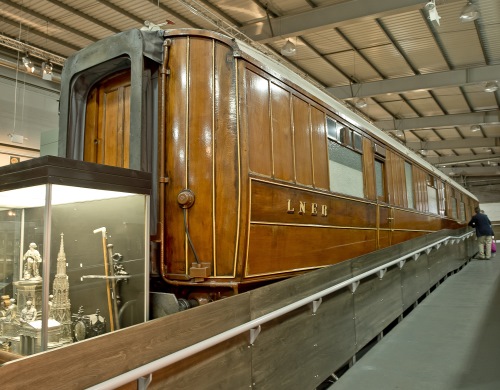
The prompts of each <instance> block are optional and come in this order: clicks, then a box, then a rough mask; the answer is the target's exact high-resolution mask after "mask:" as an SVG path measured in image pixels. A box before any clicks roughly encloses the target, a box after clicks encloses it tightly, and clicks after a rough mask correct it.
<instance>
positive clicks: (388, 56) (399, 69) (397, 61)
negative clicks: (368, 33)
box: [362, 44, 414, 78]
mask: <svg viewBox="0 0 500 390" xmlns="http://www.w3.org/2000/svg"><path fill="white" fill-rule="evenodd" d="M362 53H363V54H364V55H365V56H366V57H367V58H368V59H369V60H370V63H371V64H372V65H373V66H375V68H376V69H378V71H379V72H380V73H382V75H383V76H384V77H385V78H397V77H405V76H413V75H414V73H413V71H412V70H411V68H410V67H409V66H408V64H407V63H406V61H405V59H404V58H403V56H402V55H401V54H400V53H399V51H398V50H397V49H396V48H395V47H394V46H393V45H392V44H391V45H385V46H378V47H371V48H367V49H363V50H362Z"/></svg>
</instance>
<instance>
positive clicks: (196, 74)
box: [187, 38, 215, 265]
mask: <svg viewBox="0 0 500 390" xmlns="http://www.w3.org/2000/svg"><path fill="white" fill-rule="evenodd" d="M213 61H214V46H213V41H212V40H209V39H205V38H190V41H189V69H190V72H189V78H188V83H189V84H188V85H189V92H188V93H189V117H188V121H189V122H188V123H189V126H188V129H187V131H188V146H187V147H188V154H187V156H188V185H187V187H188V188H189V189H191V190H192V191H193V192H194V194H195V197H196V201H195V203H194V205H193V206H192V207H191V208H190V209H189V211H188V216H189V232H190V234H191V240H192V242H193V245H194V246H195V250H196V252H197V255H198V257H199V259H200V261H207V262H212V260H213V244H214V243H213V234H214V230H213V229H214V227H213V224H212V221H213V217H214V215H213V200H214V198H213V197H214V195H215V194H214V191H213V180H214V172H213V170H214V165H213V163H214V150H213V146H214V121H215V117H214V115H215V112H214V107H215V102H214V99H215V94H214V88H215V79H214V76H215V75H214V69H213V68H214V62H213ZM194 260H195V259H194V254H193V251H192V250H190V249H189V250H188V265H190V264H191V262H193V261H194Z"/></svg>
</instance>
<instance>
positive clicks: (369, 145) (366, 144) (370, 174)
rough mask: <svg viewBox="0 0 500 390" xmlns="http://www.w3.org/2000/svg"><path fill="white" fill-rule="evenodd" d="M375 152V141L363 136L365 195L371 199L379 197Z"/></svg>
mask: <svg viewBox="0 0 500 390" xmlns="http://www.w3.org/2000/svg"><path fill="white" fill-rule="evenodd" d="M374 159H375V154H374V153H373V142H372V141H370V140H369V139H368V138H365V137H363V184H364V190H365V197H366V198H367V199H370V200H376V199H377V193H376V189H375V160H374Z"/></svg>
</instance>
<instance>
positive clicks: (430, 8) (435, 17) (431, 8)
mask: <svg viewBox="0 0 500 390" xmlns="http://www.w3.org/2000/svg"><path fill="white" fill-rule="evenodd" d="M424 9H425V11H427V18H428V19H429V20H430V21H431V22H432V24H434V25H438V26H440V25H441V23H440V22H439V19H441V16H439V14H438V11H437V8H436V0H431V1H429V2H428V3H427V4H426V5H425V7H424Z"/></svg>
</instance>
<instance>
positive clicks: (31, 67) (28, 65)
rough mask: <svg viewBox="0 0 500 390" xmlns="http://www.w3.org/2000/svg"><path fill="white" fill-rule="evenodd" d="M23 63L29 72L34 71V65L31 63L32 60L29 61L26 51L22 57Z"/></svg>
mask: <svg viewBox="0 0 500 390" xmlns="http://www.w3.org/2000/svg"><path fill="white" fill-rule="evenodd" d="M23 64H24V66H25V67H26V69H27V70H28V71H29V72H30V73H34V72H35V65H34V64H33V61H31V58H30V56H29V54H28V53H26V55H25V56H24V57H23Z"/></svg>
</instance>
